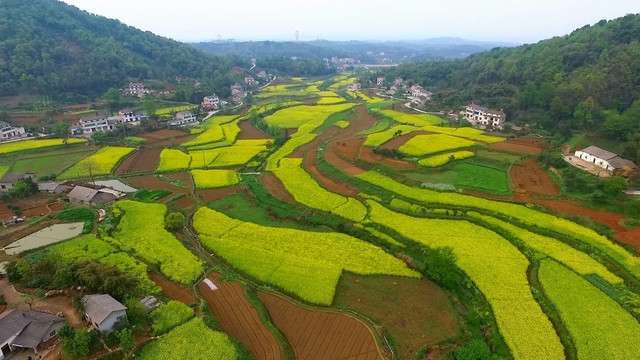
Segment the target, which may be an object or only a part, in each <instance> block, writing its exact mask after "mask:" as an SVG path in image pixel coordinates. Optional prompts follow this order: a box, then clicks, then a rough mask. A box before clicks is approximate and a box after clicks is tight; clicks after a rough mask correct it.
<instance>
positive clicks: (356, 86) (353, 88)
mask: <svg viewBox="0 0 640 360" xmlns="http://www.w3.org/2000/svg"><path fill="white" fill-rule="evenodd" d="M360 90H362V85H361V84H360V83H359V82H357V81H356V82H354V83H353V84H350V85H347V91H360Z"/></svg>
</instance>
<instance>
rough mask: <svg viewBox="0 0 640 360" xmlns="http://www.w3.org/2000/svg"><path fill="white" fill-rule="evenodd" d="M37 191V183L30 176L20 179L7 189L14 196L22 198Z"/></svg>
mask: <svg viewBox="0 0 640 360" xmlns="http://www.w3.org/2000/svg"><path fill="white" fill-rule="evenodd" d="M37 192H38V184H36V183H35V182H33V180H31V178H26V179H24V180H20V181H18V182H16V183H15V184H13V187H12V188H11V189H9V195H11V197H14V198H18V199H24V198H28V197H29V196H31V195H33V194H35V193H37Z"/></svg>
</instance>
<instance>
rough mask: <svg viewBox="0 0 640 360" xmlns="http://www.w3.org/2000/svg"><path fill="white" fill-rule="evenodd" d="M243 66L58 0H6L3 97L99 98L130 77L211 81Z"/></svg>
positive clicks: (2, 0)
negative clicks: (217, 72)
mask: <svg viewBox="0 0 640 360" xmlns="http://www.w3.org/2000/svg"><path fill="white" fill-rule="evenodd" d="M239 64H242V65H248V62H246V63H245V62H240V61H239V60H238V59H237V58H233V57H228V56H214V55H211V54H207V53H204V52H201V51H199V50H197V49H195V48H193V47H192V46H189V45H187V44H184V43H180V42H177V41H174V40H170V39H167V38H164V37H160V36H157V35H154V34H152V33H150V32H144V31H141V30H138V29H135V28H133V27H130V26H127V25H125V24H123V23H121V22H119V21H117V20H111V19H107V18H105V17H102V16H97V15H92V14H90V13H88V12H86V11H82V10H79V9H78V8H76V7H74V6H71V5H67V4H65V3H62V2H59V1H55V0H29V1H24V0H0V96H7V95H17V94H39V95H42V94H49V95H54V96H56V97H65V96H66V97H72V96H77V95H89V96H94V95H99V94H103V93H104V92H105V91H106V90H107V89H108V88H109V87H121V86H123V85H125V84H126V83H127V81H129V79H158V80H162V81H172V80H173V79H175V78H176V77H177V76H178V77H192V78H198V77H210V78H211V77H213V74H214V72H215V71H220V72H222V73H224V72H227V71H228V70H229V69H231V68H232V67H233V66H234V65H239Z"/></svg>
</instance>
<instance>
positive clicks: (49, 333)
mask: <svg viewBox="0 0 640 360" xmlns="http://www.w3.org/2000/svg"><path fill="white" fill-rule="evenodd" d="M63 322H64V318H63V317H60V316H56V315H50V314H46V313H42V312H38V311H27V312H25V311H22V310H20V309H12V310H9V311H5V312H4V313H2V314H0V360H2V359H5V358H8V357H9V356H10V355H11V353H12V352H14V351H16V350H20V349H31V350H33V352H34V354H35V355H37V354H38V350H40V349H42V348H44V347H46V346H47V343H50V342H51V341H52V340H53V338H54V337H56V335H58V330H59V329H60V328H61V327H62V324H63Z"/></svg>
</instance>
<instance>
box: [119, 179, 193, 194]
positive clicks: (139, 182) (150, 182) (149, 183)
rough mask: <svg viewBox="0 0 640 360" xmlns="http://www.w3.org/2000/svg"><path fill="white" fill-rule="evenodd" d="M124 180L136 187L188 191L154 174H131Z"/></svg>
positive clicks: (182, 192)
mask: <svg viewBox="0 0 640 360" xmlns="http://www.w3.org/2000/svg"><path fill="white" fill-rule="evenodd" d="M125 181H126V182H128V183H129V184H131V185H132V186H134V187H137V188H146V189H151V190H169V191H171V192H174V193H179V194H186V193H188V192H189V190H188V189H187V188H183V187H180V186H176V185H173V184H170V183H168V182H166V181H163V180H161V179H159V178H157V177H155V176H154V175H143V176H132V177H128V178H126V179H125Z"/></svg>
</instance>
